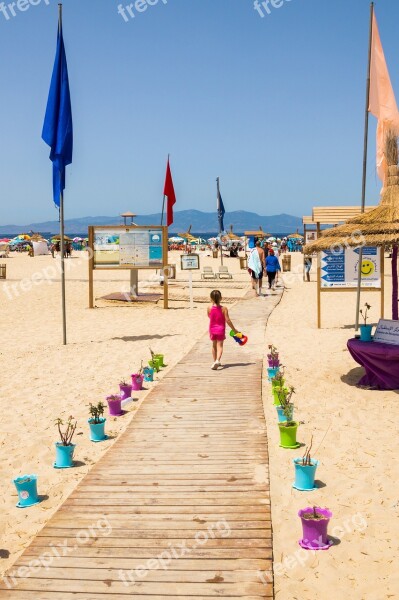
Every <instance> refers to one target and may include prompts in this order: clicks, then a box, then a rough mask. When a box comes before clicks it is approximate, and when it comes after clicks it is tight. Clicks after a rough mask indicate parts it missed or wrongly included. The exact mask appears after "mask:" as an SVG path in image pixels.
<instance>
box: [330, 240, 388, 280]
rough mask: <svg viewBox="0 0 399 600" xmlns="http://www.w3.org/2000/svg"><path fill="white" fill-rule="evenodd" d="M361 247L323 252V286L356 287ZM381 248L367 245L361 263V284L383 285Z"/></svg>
mask: <svg viewBox="0 0 399 600" xmlns="http://www.w3.org/2000/svg"><path fill="white" fill-rule="evenodd" d="M359 252H360V250H359V248H346V249H345V250H344V249H342V250H341V251H338V250H326V251H325V252H322V253H321V287H322V288H356V287H357V280H358V269H359ZM380 252H381V250H380V248H373V247H371V246H365V247H364V248H363V258H362V264H361V273H362V279H361V285H362V287H367V288H377V289H378V288H380V287H381V267H380V265H381V261H380Z"/></svg>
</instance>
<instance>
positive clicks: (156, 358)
mask: <svg viewBox="0 0 399 600" xmlns="http://www.w3.org/2000/svg"><path fill="white" fill-rule="evenodd" d="M150 353H151V360H150V361H148V366H149V367H152V368H153V369H154V371H156V372H157V373H158V372H159V371H160V370H161V366H162V365H161V362H163V361H160V356H161V355H157V354H154V352H153V351H152V350H151V348H150Z"/></svg>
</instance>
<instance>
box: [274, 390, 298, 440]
mask: <svg viewBox="0 0 399 600" xmlns="http://www.w3.org/2000/svg"><path fill="white" fill-rule="evenodd" d="M293 394H295V389H294V388H293V387H292V386H291V387H290V388H288V392H284V393H281V394H280V398H279V399H280V404H281V408H282V409H283V412H284V417H285V421H284V422H282V423H279V424H278V426H279V429H280V446H281V448H299V444H298V442H297V441H296V432H297V429H298V425H299V423H297V422H296V421H293V412H294V405H293V403H292V402H291V398H292V396H293Z"/></svg>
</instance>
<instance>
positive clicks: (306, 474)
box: [292, 435, 319, 492]
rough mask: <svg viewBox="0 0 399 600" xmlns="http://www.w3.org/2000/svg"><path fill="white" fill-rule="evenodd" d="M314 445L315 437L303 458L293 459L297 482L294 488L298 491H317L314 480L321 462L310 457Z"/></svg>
mask: <svg viewBox="0 0 399 600" xmlns="http://www.w3.org/2000/svg"><path fill="white" fill-rule="evenodd" d="M312 445H313V435H312V437H311V439H310V444H309V448H308V447H306V450H305V454H304V455H303V457H302V458H294V459H293V462H294V467H295V481H294V483H293V485H292V487H294V488H295V489H296V490H300V491H301V492H310V491H312V490H315V489H316V488H315V484H314V480H315V476H316V469H317V465H318V464H319V461H318V460H315V459H313V458H311V457H310V451H311V449H312Z"/></svg>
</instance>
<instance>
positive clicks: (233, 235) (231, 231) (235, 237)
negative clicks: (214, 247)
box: [227, 225, 241, 242]
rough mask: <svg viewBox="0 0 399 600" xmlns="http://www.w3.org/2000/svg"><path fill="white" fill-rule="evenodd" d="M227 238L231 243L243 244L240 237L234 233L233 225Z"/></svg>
mask: <svg viewBox="0 0 399 600" xmlns="http://www.w3.org/2000/svg"><path fill="white" fill-rule="evenodd" d="M227 237H228V238H229V240H231V241H240V242H241V238H240V237H238V235H236V234H235V233H233V225H230V232H229V233H228V234H227Z"/></svg>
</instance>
